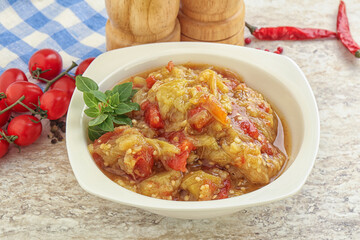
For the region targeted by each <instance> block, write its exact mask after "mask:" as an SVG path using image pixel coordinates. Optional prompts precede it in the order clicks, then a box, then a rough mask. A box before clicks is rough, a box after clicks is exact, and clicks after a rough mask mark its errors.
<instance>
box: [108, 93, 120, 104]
mask: <svg viewBox="0 0 360 240" xmlns="http://www.w3.org/2000/svg"><path fill="white" fill-rule="evenodd" d="M119 96H120V95H119V93H118V92H117V93H115V94H114V95H112V96H111V97H110V104H111V105H119V104H120V100H119Z"/></svg>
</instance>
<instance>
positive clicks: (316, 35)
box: [245, 23, 337, 40]
mask: <svg viewBox="0 0 360 240" xmlns="http://www.w3.org/2000/svg"><path fill="white" fill-rule="evenodd" d="M245 24H246V27H247V28H248V29H249V30H250V33H251V34H252V35H253V36H254V37H256V38H257V39H259V40H310V39H320V38H336V36H337V35H336V33H335V32H333V31H329V30H325V29H317V28H297V27H289V26H281V27H266V28H257V27H254V26H252V25H250V24H248V23H245Z"/></svg>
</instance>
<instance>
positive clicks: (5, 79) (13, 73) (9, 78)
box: [0, 68, 28, 93]
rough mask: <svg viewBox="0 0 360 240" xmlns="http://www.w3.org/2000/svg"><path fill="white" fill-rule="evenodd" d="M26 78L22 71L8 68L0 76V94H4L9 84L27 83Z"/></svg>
mask: <svg viewBox="0 0 360 240" xmlns="http://www.w3.org/2000/svg"><path fill="white" fill-rule="evenodd" d="M27 80H28V79H27V77H26V75H25V73H24V72H23V71H21V70H20V69H18V68H9V69H8V70H6V71H5V72H3V74H1V76H0V92H3V93H4V92H5V91H6V89H7V88H8V87H9V85H10V84H12V83H14V82H23V81H27Z"/></svg>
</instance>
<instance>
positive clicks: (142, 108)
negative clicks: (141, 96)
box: [140, 101, 150, 110]
mask: <svg viewBox="0 0 360 240" xmlns="http://www.w3.org/2000/svg"><path fill="white" fill-rule="evenodd" d="M149 104H150V102H149V101H145V102H143V103H142V104H141V105H140V108H141V110H145V109H146V108H147V107H148V106H149Z"/></svg>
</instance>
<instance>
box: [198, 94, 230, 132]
mask: <svg viewBox="0 0 360 240" xmlns="http://www.w3.org/2000/svg"><path fill="white" fill-rule="evenodd" d="M200 103H201V104H202V105H201V106H202V107H203V108H205V109H206V110H208V111H209V113H210V114H211V115H212V116H213V117H214V118H215V119H216V120H218V121H219V122H220V123H222V124H224V125H227V124H228V123H229V118H228V117H227V113H226V111H225V109H224V108H223V107H222V105H221V103H220V102H219V101H218V100H217V99H216V98H215V97H214V96H212V95H207V96H204V97H202V98H201V99H200Z"/></svg>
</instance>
